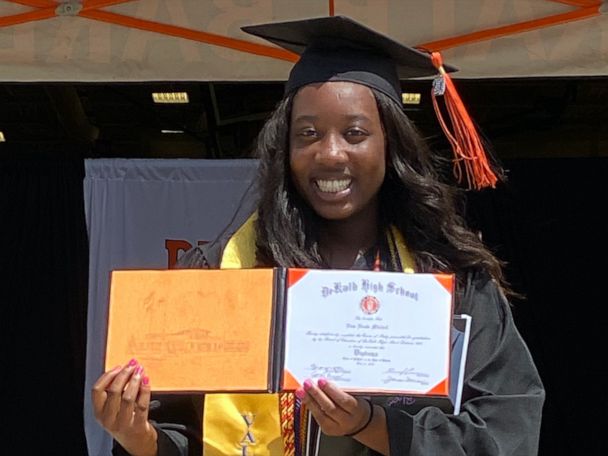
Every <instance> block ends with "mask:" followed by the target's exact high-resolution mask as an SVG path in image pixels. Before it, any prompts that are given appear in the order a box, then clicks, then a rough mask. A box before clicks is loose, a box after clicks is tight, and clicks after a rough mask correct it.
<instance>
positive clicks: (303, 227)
mask: <svg viewBox="0 0 608 456" xmlns="http://www.w3.org/2000/svg"><path fill="white" fill-rule="evenodd" d="M371 90H372V92H373V94H374V97H375V98H376V105H377V107H378V111H379V112H380V118H381V121H382V124H383V127H384V131H385V137H386V140H387V146H386V147H387V150H388V156H389V158H388V160H387V170H386V177H385V180H384V183H383V185H382V187H381V189H380V197H379V200H380V213H381V220H380V221H379V223H381V224H383V225H384V226H382V227H381V228H386V227H388V226H389V225H394V226H395V227H397V228H398V229H399V230H400V231H401V233H402V234H403V236H404V238H405V240H406V243H407V247H408V249H409V250H410V252H411V253H412V254H413V256H414V258H415V259H416V266H417V270H418V271H420V272H453V273H456V275H457V277H458V279H459V280H463V278H464V276H465V274H466V273H467V272H470V271H485V272H486V273H488V274H489V275H490V276H491V277H493V278H494V279H495V280H496V281H497V282H498V283H499V284H501V285H503V286H504V285H505V284H504V279H503V273H502V264H501V262H500V261H499V260H498V259H497V258H496V257H495V256H494V255H493V254H492V252H490V251H489V250H488V249H487V248H486V247H485V246H484V245H483V243H482V241H481V239H480V238H479V237H478V236H477V235H476V234H475V233H473V232H472V231H471V230H470V229H468V228H467V226H466V223H465V220H464V218H463V217H462V216H461V215H460V212H461V211H460V210H459V209H460V208H461V205H462V194H461V191H460V190H459V189H457V188H456V187H454V186H451V185H448V184H445V183H443V182H442V180H441V179H440V176H439V174H438V171H437V170H438V169H440V167H441V163H440V162H441V159H440V158H438V157H437V155H436V154H433V153H431V151H430V150H429V149H428V147H427V145H426V144H425V142H424V141H423V140H422V138H421V136H420V134H419V133H418V131H417V130H416V128H415V127H414V125H413V124H412V122H411V121H410V120H409V118H408V117H407V116H406V115H405V113H404V112H403V110H402V109H401V107H400V106H398V105H397V103H395V102H394V101H393V100H391V99H390V98H388V97H387V96H386V95H384V94H382V93H380V92H378V91H376V90H373V89H371ZM293 97H294V95H293V94H291V95H288V96H287V97H285V98H284V99H283V100H282V101H281V102H280V103H279V104H278V106H277V107H276V109H275V111H274V112H273V114H272V116H271V117H270V119H269V120H268V121H267V123H266V124H265V126H264V128H263V129H262V131H261V132H260V134H259V136H258V142H257V154H258V157H259V159H260V169H259V176H258V177H259V180H258V182H259V183H260V187H261V188H260V203H259V208H258V221H257V261H258V263H259V264H260V265H265V266H270V265H272V266H284V267H294V266H298V267H306V268H319V267H322V266H323V264H324V262H323V260H322V258H321V255H320V253H319V248H318V241H317V233H318V231H317V228H318V226H319V217H318V216H317V215H316V213H315V212H314V211H313V210H312V209H311V208H310V207H309V206H308V204H307V203H306V202H305V201H304V200H303V199H302V198H301V197H300V195H299V194H298V192H297V191H296V190H295V188H294V186H293V183H292V180H291V173H290V169H289V123H290V117H291V108H292V104H293Z"/></svg>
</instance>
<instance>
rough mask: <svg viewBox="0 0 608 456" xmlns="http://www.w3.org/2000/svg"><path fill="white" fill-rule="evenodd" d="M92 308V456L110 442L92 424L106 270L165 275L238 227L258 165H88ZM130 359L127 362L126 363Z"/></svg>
mask: <svg viewBox="0 0 608 456" xmlns="http://www.w3.org/2000/svg"><path fill="white" fill-rule="evenodd" d="M85 170H86V175H85V180H84V195H85V214H86V220H87V230H88V234H89V306H88V315H87V361H86V380H85V392H84V393H85V407H84V420H85V433H86V437H87V446H88V450H89V455H90V456H101V455H109V454H110V453H111V446H112V440H111V438H110V436H109V435H108V434H107V433H106V432H105V431H104V430H103V429H102V427H101V426H100V425H99V424H98V423H97V422H96V420H95V417H94V415H93V410H92V406H91V400H90V396H91V395H90V391H91V388H92V386H93V384H94V383H95V381H96V379H97V378H98V377H99V376H100V375H101V373H102V372H103V363H104V346H105V338H106V329H107V310H108V292H109V278H110V271H111V270H113V269H141V268H148V269H166V268H170V267H172V266H173V265H174V264H175V261H176V260H177V258H178V257H179V255H180V254H181V253H183V252H184V251H185V250H188V249H189V248H190V247H192V246H194V245H196V244H203V243H205V242H209V241H213V240H214V239H216V238H217V237H218V236H220V235H222V234H223V233H230V232H232V231H234V230H235V229H236V228H238V227H239V226H240V225H241V224H242V223H243V222H244V221H245V220H246V218H247V217H248V216H249V215H250V214H251V212H252V211H253V209H254V206H255V201H256V197H255V191H254V188H253V184H252V183H253V180H254V177H255V174H256V170H257V161H255V160H186V159H184V160H147V159H146V160H129V159H100V160H86V161H85ZM127 361H129V360H127V359H125V360H124V362H125V363H126V362H127Z"/></svg>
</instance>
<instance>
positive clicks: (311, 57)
mask: <svg viewBox="0 0 608 456" xmlns="http://www.w3.org/2000/svg"><path fill="white" fill-rule="evenodd" d="M242 30H243V31H244V32H246V33H249V34H251V35H255V36H258V37H260V38H264V39H266V40H268V41H270V42H271V43H274V44H276V45H278V46H280V47H282V48H285V49H287V50H289V51H292V52H294V53H296V54H298V55H300V60H299V61H298V62H297V63H296V64H295V65H294V67H293V69H292V70H291V73H290V75H289V80H288V81H287V85H286V87H285V91H286V93H289V92H291V91H293V90H296V89H298V88H299V87H302V86H304V85H307V84H311V83H314V82H326V81H350V82H357V83H360V84H363V85H366V86H369V87H373V88H375V89H377V90H379V91H381V92H383V93H384V94H386V95H388V96H390V97H391V98H392V99H394V100H395V101H396V102H397V103H399V104H401V86H400V84H399V80H400V79H408V78H416V77H423V76H432V75H437V73H438V70H437V68H436V67H435V66H434V65H433V62H432V61H431V56H430V55H429V54H427V53H424V52H421V51H418V50H417V49H414V48H411V47H408V46H404V45H402V44H401V43H398V42H397V41H394V40H392V39H391V38H389V37H387V36H385V35H383V34H381V33H378V32H376V31H374V30H372V29H370V28H367V27H366V26H364V25H362V24H360V23H358V22H355V21H354V20H352V19H350V18H348V17H345V16H328V17H319V18H312V19H303V20H298V21H290V22H275V23H269V24H260V25H251V26H246V27H242ZM444 69H445V70H446V71H455V70H456V69H455V68H453V67H447V66H444Z"/></svg>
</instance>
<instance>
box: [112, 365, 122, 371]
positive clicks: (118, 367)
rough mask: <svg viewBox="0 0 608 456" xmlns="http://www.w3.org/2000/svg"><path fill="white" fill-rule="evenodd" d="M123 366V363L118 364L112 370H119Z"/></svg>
mask: <svg viewBox="0 0 608 456" xmlns="http://www.w3.org/2000/svg"><path fill="white" fill-rule="evenodd" d="M121 368H122V365H120V364H119V365H118V366H116V367H114V368H113V369H112V370H111V371H110V372H114V371H117V370H118V369H121Z"/></svg>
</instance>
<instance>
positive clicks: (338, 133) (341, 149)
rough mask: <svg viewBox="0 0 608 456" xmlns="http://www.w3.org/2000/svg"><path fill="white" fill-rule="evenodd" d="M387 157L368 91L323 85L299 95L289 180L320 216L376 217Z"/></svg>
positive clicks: (292, 125)
mask: <svg viewBox="0 0 608 456" xmlns="http://www.w3.org/2000/svg"><path fill="white" fill-rule="evenodd" d="M385 156H386V152H385V140H384V130H383V127H382V123H381V121H380V114H379V113H378V108H377V106H376V100H375V98H374V95H373V94H372V91H371V90H370V89H369V88H367V87H365V86H363V85H361V84H355V83H351V82H326V83H320V84H310V85H307V86H305V87H303V88H301V89H300V90H299V91H298V93H297V94H296V96H295V98H294V100H293V107H292V113H291V122H290V132H289V164H290V168H291V176H292V179H293V182H294V184H295V186H296V188H297V190H298V192H299V193H300V195H302V197H303V198H304V199H305V200H306V201H307V202H308V204H310V206H311V207H312V208H313V209H314V211H315V212H316V213H317V214H318V215H319V216H321V217H323V218H325V219H327V220H346V219H348V218H350V217H353V216H359V215H364V214H365V213H367V212H368V213H369V215H370V216H375V214H376V208H377V202H378V192H379V190H380V186H381V185H382V182H383V181H384V173H385Z"/></svg>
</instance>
